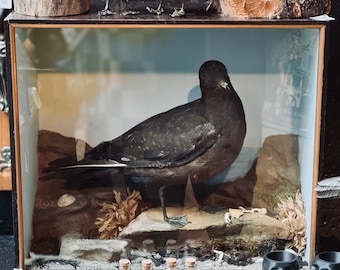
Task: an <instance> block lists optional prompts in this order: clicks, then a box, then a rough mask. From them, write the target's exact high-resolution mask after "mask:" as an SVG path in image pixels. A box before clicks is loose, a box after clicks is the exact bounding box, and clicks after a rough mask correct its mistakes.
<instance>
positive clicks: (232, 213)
mask: <svg viewBox="0 0 340 270" xmlns="http://www.w3.org/2000/svg"><path fill="white" fill-rule="evenodd" d="M229 214H230V217H231V218H239V217H241V216H242V215H243V214H244V212H243V211H242V210H241V209H233V208H229Z"/></svg>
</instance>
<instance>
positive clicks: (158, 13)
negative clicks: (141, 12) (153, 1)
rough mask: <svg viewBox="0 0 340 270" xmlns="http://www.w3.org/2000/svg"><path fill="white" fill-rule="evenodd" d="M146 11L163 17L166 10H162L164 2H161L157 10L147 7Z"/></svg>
mask: <svg viewBox="0 0 340 270" xmlns="http://www.w3.org/2000/svg"><path fill="white" fill-rule="evenodd" d="M146 10H147V11H149V12H150V13H155V14H157V15H161V14H162V13H163V12H164V9H163V8H162V1H160V2H159V5H158V7H157V9H154V8H151V7H146Z"/></svg>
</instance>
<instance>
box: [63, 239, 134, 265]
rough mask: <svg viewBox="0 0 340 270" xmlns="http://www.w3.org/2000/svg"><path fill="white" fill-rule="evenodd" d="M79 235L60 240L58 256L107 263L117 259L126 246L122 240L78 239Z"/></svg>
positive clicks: (126, 243)
mask: <svg viewBox="0 0 340 270" xmlns="http://www.w3.org/2000/svg"><path fill="white" fill-rule="evenodd" d="M78 237H81V235H79V234H68V235H65V236H63V237H62V238H61V245H60V256H70V257H72V258H79V259H85V260H90V261H102V262H109V261H111V260H112V258H119V255H120V254H121V253H122V251H123V250H124V248H125V247H126V246H127V245H128V242H127V241H124V240H117V239H112V240H99V239H80V238H78Z"/></svg>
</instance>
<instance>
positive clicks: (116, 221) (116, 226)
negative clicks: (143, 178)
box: [95, 190, 142, 239]
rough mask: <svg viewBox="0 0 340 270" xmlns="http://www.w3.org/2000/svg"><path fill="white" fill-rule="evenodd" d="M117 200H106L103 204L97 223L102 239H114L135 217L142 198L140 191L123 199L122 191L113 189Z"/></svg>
mask: <svg viewBox="0 0 340 270" xmlns="http://www.w3.org/2000/svg"><path fill="white" fill-rule="evenodd" d="M113 194H114V199H115V202H104V203H102V204H101V206H102V209H101V210H100V212H101V213H102V215H101V216H100V217H98V218H97V220H96V222H95V224H96V225H97V226H98V232H99V237H100V239H112V238H115V237H117V236H118V235H119V233H120V232H121V231H122V230H123V229H124V228H125V227H126V226H127V225H129V223H130V222H131V221H132V220H134V219H135V217H136V212H137V208H138V201H140V200H141V199H142V197H141V195H140V193H139V192H138V191H133V192H132V193H131V194H128V197H127V198H126V199H125V200H123V199H122V196H121V194H120V192H117V191H115V190H113Z"/></svg>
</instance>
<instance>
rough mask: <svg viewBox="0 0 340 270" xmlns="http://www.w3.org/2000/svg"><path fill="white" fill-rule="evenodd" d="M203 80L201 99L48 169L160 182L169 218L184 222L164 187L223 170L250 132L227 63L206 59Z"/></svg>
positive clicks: (150, 119) (201, 180)
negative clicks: (169, 205) (171, 209)
mask: <svg viewBox="0 0 340 270" xmlns="http://www.w3.org/2000/svg"><path fill="white" fill-rule="evenodd" d="M199 81H200V88H201V93H202V97H201V98H200V99H198V100H195V101H192V102H190V103H187V104H184V105H181V106H178V107H175V108H173V109H171V110H169V111H166V112H163V113H160V114H157V115H155V116H153V117H151V118H148V119H146V120H145V121H143V122H141V123H140V124H138V125H136V126H135V127H133V128H131V129H130V130H128V131H127V132H125V133H123V134H122V135H121V136H119V137H117V138H115V139H113V140H111V141H106V142H102V143H100V144H99V145H98V146H96V147H94V148H93V149H92V150H90V151H89V152H88V153H87V154H85V157H84V159H82V160H80V161H79V162H76V163H75V164H67V163H68V162H69V159H67V158H65V159H60V160H56V161H53V162H52V163H51V164H50V165H49V167H47V168H46V169H45V172H49V173H52V174H53V173H55V174H56V175H57V174H58V173H59V174H60V172H63V173H67V172H69V170H79V174H78V176H79V177H80V178H82V177H83V178H84V179H86V178H89V177H90V176H91V175H96V174H98V173H99V174H101V173H103V172H112V171H116V172H118V173H122V174H123V175H124V177H125V178H129V177H138V178H142V179H144V180H145V182H146V183H148V184H152V185H157V186H159V187H160V188H159V199H160V202H161V207H162V211H163V217H164V220H165V221H166V222H168V223H170V224H173V225H176V226H179V227H181V226H184V225H185V224H186V223H187V220H186V218H185V217H175V218H169V217H168V216H167V213H166V207H165V202H164V189H165V188H166V187H168V186H170V185H176V184H185V183H186V182H187V179H189V178H190V180H191V182H192V183H193V184H195V183H199V182H203V181H206V180H209V179H211V178H212V177H214V176H216V175H218V174H220V173H221V172H222V171H224V170H225V169H226V168H228V167H229V166H230V165H231V164H232V163H233V161H234V160H235V159H236V157H237V156H238V154H239V153H240V150H241V148H242V146H243V141H244V138H245V135H246V121H245V114H244V109H243V105H242V102H241V99H240V98H239V96H238V95H237V93H236V92H235V90H234V88H233V86H232V84H231V82H230V79H229V76H228V73H227V69H226V67H225V66H224V65H223V64H222V63H221V62H219V61H215V60H211V61H207V62H205V63H204V64H203V65H202V66H201V67H200V70H199ZM73 175H74V174H73ZM70 181H71V179H70Z"/></svg>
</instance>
